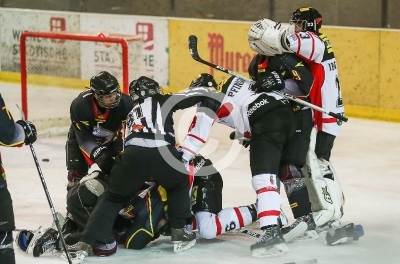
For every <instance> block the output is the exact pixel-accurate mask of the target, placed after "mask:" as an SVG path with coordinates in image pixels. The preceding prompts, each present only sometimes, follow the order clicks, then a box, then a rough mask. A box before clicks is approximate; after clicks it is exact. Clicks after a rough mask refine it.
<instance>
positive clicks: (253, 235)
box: [239, 229, 261, 238]
mask: <svg viewBox="0 0 400 264" xmlns="http://www.w3.org/2000/svg"><path fill="white" fill-rule="evenodd" d="M239 232H240V233H243V234H246V235H249V236H252V237H255V238H260V236H261V234H259V233H257V232H254V231H251V230H249V229H241V230H239Z"/></svg>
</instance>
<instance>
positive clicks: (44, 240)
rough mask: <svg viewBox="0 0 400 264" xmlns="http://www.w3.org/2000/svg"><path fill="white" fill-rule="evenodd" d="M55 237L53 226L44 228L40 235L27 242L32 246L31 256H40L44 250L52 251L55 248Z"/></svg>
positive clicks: (55, 232) (55, 231) (56, 234)
mask: <svg viewBox="0 0 400 264" xmlns="http://www.w3.org/2000/svg"><path fill="white" fill-rule="evenodd" d="M57 237H58V232H57V230H55V229H53V228H48V229H46V230H45V231H44V232H43V234H42V235H41V236H40V237H38V238H37V239H36V240H35V241H31V243H30V244H29V246H30V247H31V248H32V254H33V256H34V257H40V255H42V254H43V253H45V252H51V251H53V250H54V249H55V248H56V244H57Z"/></svg>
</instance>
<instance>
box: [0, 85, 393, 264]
mask: <svg viewBox="0 0 400 264" xmlns="http://www.w3.org/2000/svg"><path fill="white" fill-rule="evenodd" d="M2 89H4V84H3V85H2V88H1V89H0V92H1V93H2V94H3V92H4V90H2ZM3 97H4V95H3ZM5 100H6V104H7V105H10V106H11V107H10V108H12V107H13V106H15V104H16V103H18V104H19V103H20V102H19V101H18V100H17V101H15V100H14V99H13V98H10V96H8V98H5ZM192 113H193V111H192V110H189V111H187V112H183V113H182V112H179V113H178V114H177V117H178V118H176V121H177V122H176V128H177V130H178V131H179V133H178V137H180V138H182V135H183V134H184V133H185V131H186V128H187V127H188V122H189V120H190V116H191V114H192ZM12 114H13V115H14V118H15V119H16V120H17V119H18V112H16V110H13V111H12ZM399 131H400V124H398V123H388V122H379V121H370V120H361V119H356V118H350V119H349V121H348V123H345V124H343V126H342V130H341V134H340V135H339V137H338V138H337V139H336V141H335V146H334V149H333V153H332V158H331V161H332V163H333V164H334V166H335V169H336V172H337V174H338V176H339V178H340V183H341V185H342V188H343V190H344V193H345V197H346V204H345V206H344V216H343V218H342V222H343V223H344V224H347V223H351V222H353V223H356V224H362V225H363V227H364V231H365V235H364V236H363V237H361V238H360V240H359V241H357V242H353V243H351V244H346V245H339V246H327V245H325V244H324V235H323V234H320V238H319V239H318V240H315V241H307V242H302V243H298V242H297V243H289V244H288V248H289V249H290V252H289V253H288V254H286V255H284V256H281V257H274V258H268V259H255V258H253V257H252V256H251V253H250V249H249V247H250V245H251V244H252V243H254V242H256V239H255V238H252V237H250V236H247V235H244V234H241V233H238V232H231V233H228V234H225V235H222V236H220V237H218V238H216V239H212V240H198V242H197V244H196V246H195V247H193V248H192V249H190V250H189V251H186V252H183V253H179V254H175V253H173V251H172V245H171V243H170V242H169V238H168V237H162V238H160V239H158V240H156V241H155V242H154V243H152V244H151V245H149V246H148V247H147V248H145V249H143V250H139V251H136V250H127V249H123V248H122V247H121V246H120V247H119V248H118V251H117V253H116V254H114V255H112V256H110V257H104V258H101V257H88V258H86V259H85V261H84V263H96V262H103V263H105V262H107V263H174V264H177V263H249V264H250V263H287V262H292V261H293V262H294V261H302V260H308V259H317V260H318V263H332V264H334V263H362V264H364V263H368V264H369V263H370V264H375V263H400V191H399V189H400V175H398V173H399V172H400V170H399V163H400V158H399V157H400V133H399ZM230 132H231V129H230V128H226V127H223V126H221V125H215V126H214V128H213V130H212V133H211V137H210V140H209V143H208V144H207V145H206V146H205V148H204V149H203V150H202V154H204V155H205V156H206V157H208V158H210V159H211V160H212V161H213V162H214V163H215V164H217V168H219V169H220V170H221V174H222V176H223V179H224V190H223V206H224V207H228V206H239V205H247V204H251V203H253V202H254V201H255V194H254V191H253V190H252V187H251V176H250V170H249V158H248V150H247V149H244V148H242V147H240V146H239V144H238V143H237V142H234V141H231V140H229V137H228V136H229V133H230ZM65 141H66V137H65V136H62V137H53V138H41V139H39V140H38V141H37V142H36V143H34V144H33V147H34V150H35V152H36V155H37V157H38V159H39V163H40V167H41V170H42V172H43V175H44V178H45V183H46V185H47V187H48V190H49V193H50V196H51V199H52V202H53V204H54V207H55V209H56V211H58V212H60V213H61V214H63V215H64V214H65V207H66V206H65V196H66V190H65V185H66V175H67V173H66V168H65V150H64V145H65ZM0 150H1V154H2V158H3V164H4V167H5V171H6V175H7V182H8V186H9V190H10V192H11V196H12V198H13V204H14V211H15V218H16V227H17V228H20V229H37V228H38V227H39V226H45V227H49V226H50V225H51V223H52V215H51V212H50V207H49V205H48V201H47V199H46V196H45V192H44V190H43V187H42V183H41V181H40V178H39V174H38V171H37V169H36V167H35V164H34V161H33V158H32V154H31V150H30V148H29V147H28V146H24V147H23V148H5V147H2V148H1V149H0ZM45 158H48V159H50V162H43V161H42V159H45ZM281 196H282V202H283V208H284V210H285V212H286V214H287V215H288V216H290V215H291V212H290V209H289V206H288V203H287V200H286V196H285V195H284V194H283V193H282V195H281ZM292 220H293V217H290V219H289V221H292ZM252 228H254V229H255V230H256V226H252ZM14 234H15V233H14ZM14 248H15V253H16V260H17V263H19V264H20V263H27V264H28V263H29V264H35V263H63V262H62V261H61V260H60V259H59V256H60V253H53V254H51V253H45V254H44V255H42V256H41V257H40V258H33V257H32V256H28V255H27V254H26V253H25V252H22V251H21V250H20V249H19V248H17V246H16V245H14Z"/></svg>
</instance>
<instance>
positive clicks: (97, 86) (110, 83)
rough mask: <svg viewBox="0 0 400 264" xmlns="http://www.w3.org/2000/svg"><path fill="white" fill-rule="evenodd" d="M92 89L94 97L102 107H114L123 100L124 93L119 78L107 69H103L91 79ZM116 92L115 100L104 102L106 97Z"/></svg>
mask: <svg viewBox="0 0 400 264" xmlns="http://www.w3.org/2000/svg"><path fill="white" fill-rule="evenodd" d="M90 90H92V91H93V93H94V97H95V98H96V100H97V103H98V104H99V105H100V106H101V107H105V108H113V107H116V106H117V105H118V104H119V102H120V101H121V97H122V94H121V89H120V87H119V83H118V80H117V78H115V77H114V76H113V75H111V74H110V73H108V72H106V71H102V72H100V73H99V74H97V75H95V76H93V77H92V78H91V79H90ZM114 93H115V94H116V97H115V101H114V102H111V103H106V102H104V97H106V96H109V95H111V94H114Z"/></svg>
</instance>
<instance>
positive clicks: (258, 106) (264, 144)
mask: <svg viewBox="0 0 400 264" xmlns="http://www.w3.org/2000/svg"><path fill="white" fill-rule="evenodd" d="M198 79H199V81H198V82H196V81H194V82H193V83H196V86H194V85H193V86H194V87H191V88H190V90H191V91H193V92H198V93H201V91H202V89H203V87H207V86H208V82H209V81H208V80H207V79H205V83H203V84H201V83H200V82H201V81H202V75H200V76H199V77H198ZM280 81H281V80H280ZM251 85H252V83H251V82H248V81H245V80H243V79H241V78H237V77H230V78H227V79H226V80H224V81H223V82H221V83H220V84H219V86H218V91H217V90H214V91H213V92H211V93H209V94H208V95H207V98H206V99H204V100H203V101H201V104H200V105H199V106H198V109H197V112H196V114H195V117H194V119H193V122H192V124H191V126H190V130H189V132H188V134H187V135H186V137H185V139H184V140H183V141H182V142H181V146H180V149H181V151H182V152H183V156H182V158H183V159H184V160H186V161H189V160H191V159H192V158H193V157H194V156H195V155H196V154H197V153H198V151H199V150H200V149H201V148H202V147H203V146H204V144H205V142H206V140H207V138H208V135H209V133H210V130H211V128H212V125H213V123H214V122H218V123H221V124H224V125H227V126H229V127H232V128H234V129H236V130H237V131H238V132H240V133H241V134H245V133H246V134H248V133H250V134H251V135H252V140H251V141H250V168H251V172H252V185H253V188H254V190H255V192H256V195H257V200H258V203H257V205H258V206H257V213H258V218H259V223H260V228H261V229H262V230H263V234H262V235H261V237H260V240H259V241H258V242H257V243H255V244H253V245H252V246H251V248H250V249H251V251H252V255H253V256H254V257H268V256H272V255H280V254H284V253H286V252H288V248H287V246H286V244H285V241H284V239H283V237H282V234H281V232H280V227H279V226H278V216H279V214H280V205H281V200H280V195H279V193H278V191H277V180H278V179H277V174H278V169H279V162H280V159H281V155H282V151H283V149H284V147H285V146H286V144H287V143H288V140H289V138H290V137H291V136H292V135H293V134H294V132H295V128H294V123H295V122H294V114H293V112H292V110H291V108H290V104H289V102H288V100H286V99H284V98H283V97H281V96H278V95H275V94H272V93H258V94H256V93H255V92H253V91H252V90H251V87H250V86H251ZM280 85H281V86H283V85H284V84H283V82H281V83H280Z"/></svg>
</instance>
